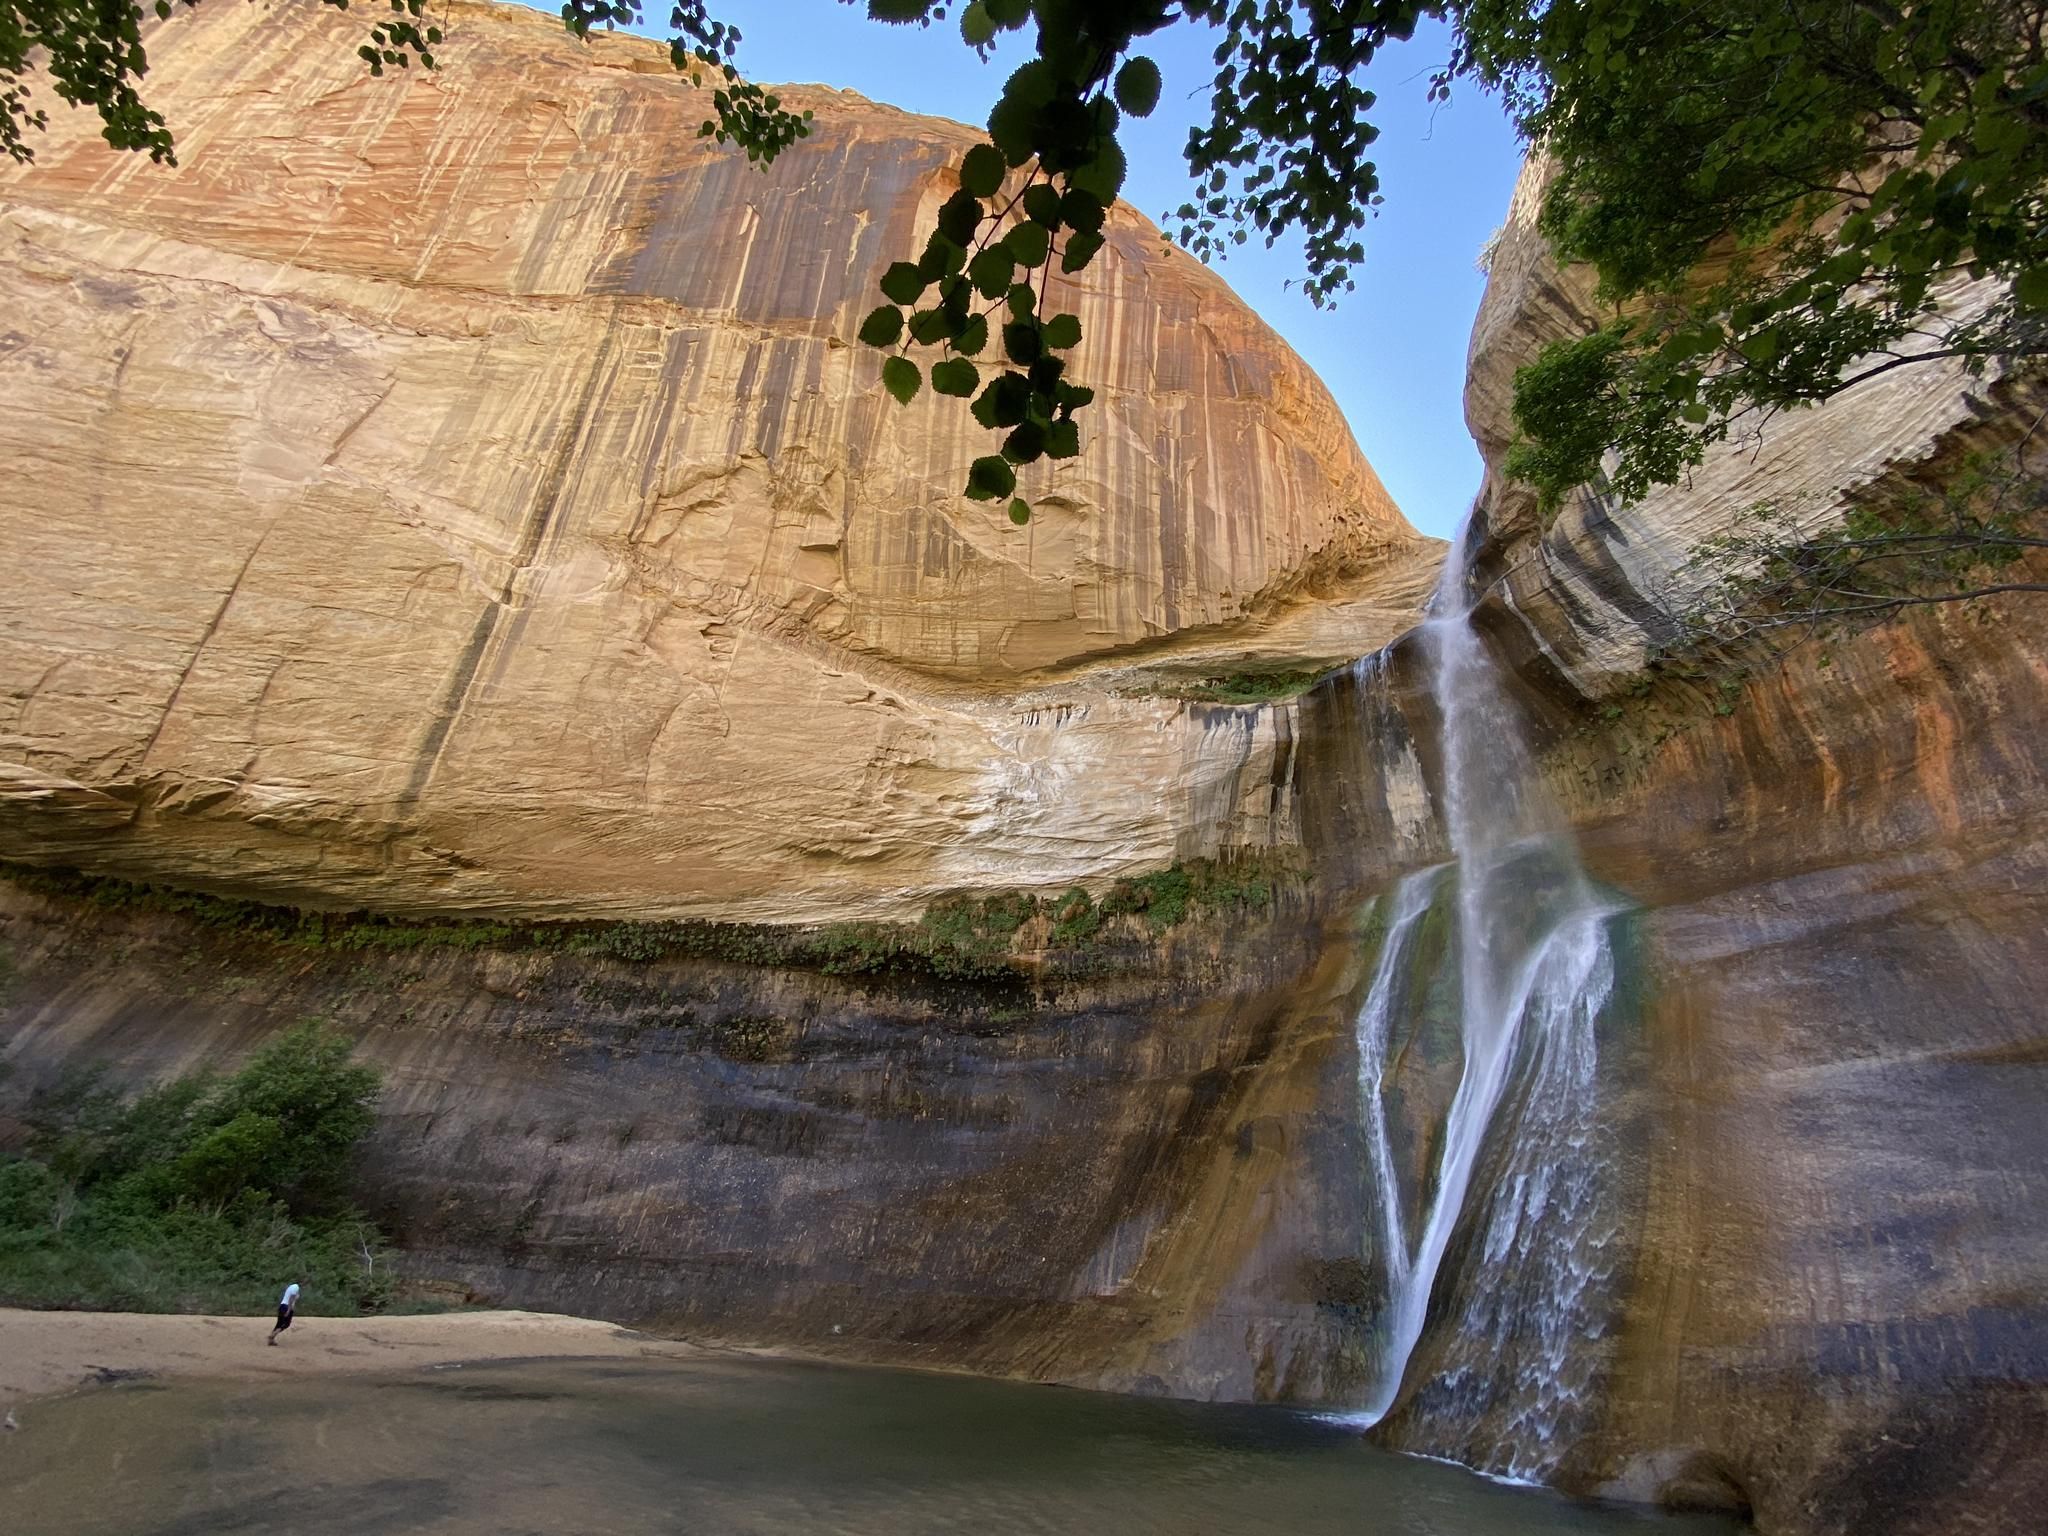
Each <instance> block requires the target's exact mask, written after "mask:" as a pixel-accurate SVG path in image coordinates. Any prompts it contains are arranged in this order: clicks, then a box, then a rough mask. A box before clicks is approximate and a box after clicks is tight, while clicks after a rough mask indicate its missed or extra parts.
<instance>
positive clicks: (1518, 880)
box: [1357, 524, 1615, 1477]
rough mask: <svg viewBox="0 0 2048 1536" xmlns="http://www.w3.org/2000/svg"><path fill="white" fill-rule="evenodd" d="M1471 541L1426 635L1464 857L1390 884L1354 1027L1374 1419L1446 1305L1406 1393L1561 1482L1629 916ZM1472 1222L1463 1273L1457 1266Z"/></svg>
mask: <svg viewBox="0 0 2048 1536" xmlns="http://www.w3.org/2000/svg"><path fill="white" fill-rule="evenodd" d="M1469 526H1470V525H1469V524H1468V525H1467V528H1468V532H1469ZM1468 532H1461V534H1460V535H1459V538H1458V541H1457V542H1456V544H1455V545H1454V546H1453V548H1452V550H1451V553H1450V557H1449V560H1448V561H1447V563H1446V565H1445V567H1444V574H1443V576H1442V578H1441V579H1440V581H1439V583H1438V587H1437V592H1436V595H1435V597H1434V598H1433V599H1432V601H1431V605H1430V612H1429V615H1428V617H1427V618H1426V619H1425V621H1424V624H1423V639H1424V643H1425V645H1426V646H1427V655H1428V657H1429V659H1430V662H1431V665H1432V669H1433V673H1434V678H1433V691H1434V694H1435V698H1436V702H1437V706H1438V710H1439V713H1440V717H1441V720H1442V730H1443V740H1442V753H1441V757H1442V764H1443V781H1442V791H1441V806H1442V812H1443V817H1444V823H1445V830H1446V832H1447V833H1448V836H1449V843H1450V850H1451V854H1452V862H1451V863H1450V864H1446V865H1438V866H1435V867H1433V868H1430V869H1425V870H1421V871H1418V872H1416V873H1413V874H1410V875H1408V876H1407V877H1405V878H1404V879H1403V880H1402V881H1401V882H1400V883H1399V884H1398V885H1397V886H1396V887H1395V889H1394V891H1393V893H1392V896H1391V899H1390V901H1389V903H1388V906H1387V908H1386V914H1387V915H1386V919H1385V923H1384V937H1383V939H1382V941H1381V947H1380V952H1379V956H1378V960H1377V962H1376V965H1375V969H1374V973H1373V977H1372V982H1371V985H1370V987H1369V988H1368V991H1367V995H1366V999H1365V1003H1364V1005H1363V1006H1362V1008H1361V1009H1360V1011H1359V1016H1358V1026H1357V1033H1358V1057H1359V1091H1360V1096H1361V1100H1362V1105H1363V1124H1364V1133H1365V1141H1366V1154H1367V1161H1368V1165H1369V1173H1370V1175H1371V1182H1372V1185H1373V1190H1372V1198H1373V1199H1375V1200H1376V1201H1377V1202H1378V1207H1379V1210H1378V1216H1379V1220H1378V1222H1377V1223H1376V1226H1377V1229H1378V1230H1377V1231H1376V1232H1375V1233H1374V1234H1373V1240H1374V1241H1375V1242H1376V1243H1377V1244H1378V1246H1379V1247H1380V1248H1381V1249H1382V1253H1383V1261H1382V1265H1381V1267H1382V1269H1383V1271H1384V1274H1385V1281H1386V1302H1385V1306H1384V1308H1383V1310H1382V1312H1381V1314H1380V1326H1379V1335H1380V1337H1379V1343H1380V1355H1379V1360H1378V1368H1377V1374H1376V1378H1375V1379H1374V1380H1373V1383H1372V1385H1371V1388H1370V1391H1369V1394H1368V1397H1367V1401H1366V1402H1365V1403H1364V1404H1363V1405H1362V1408H1361V1410H1360V1412H1359V1414H1358V1417H1359V1419H1361V1420H1362V1421H1364V1422H1367V1423H1376V1422H1378V1421H1379V1420H1380V1419H1381V1418H1383V1417H1385V1415H1386V1414H1387V1412H1388V1411H1389V1409H1391V1408H1392V1406H1393V1404H1394V1402H1395V1400H1396V1399H1397V1398H1398V1397H1399V1396H1400V1393H1401V1389H1402V1386H1403V1381H1404V1377H1405V1376H1406V1373H1407V1369H1408V1365H1409V1362H1410V1360H1411V1358H1412V1357H1413V1356H1414V1354H1415V1352H1416V1349H1417V1346H1418V1345H1419V1344H1420V1343H1421V1341H1422V1338H1423V1334H1424V1331H1425V1327H1426V1325H1427V1324H1428V1323H1429V1322H1430V1305H1431V1299H1432V1296H1438V1297H1439V1316H1438V1317H1437V1319H1436V1328H1435V1331H1434V1332H1433V1334H1432V1339H1433V1356H1434V1358H1435V1363H1436V1366H1437V1369H1436V1370H1435V1371H1434V1372H1433V1376H1432V1380H1431V1381H1430V1382H1429V1383H1427V1384H1426V1386H1424V1387H1421V1388H1418V1389H1416V1391H1415V1392H1414V1393H1413V1395H1412V1399H1411V1401H1412V1403H1413V1404H1414V1405H1415V1407H1416V1409H1417V1410H1418V1411H1420V1412H1423V1413H1425V1414H1426V1415H1427V1418H1428V1420H1429V1435H1428V1436H1427V1439H1428V1442H1429V1444H1430V1446H1431V1447H1432V1448H1436V1447H1441V1446H1444V1445H1446V1444H1449V1445H1451V1446H1453V1447H1454V1448H1455V1449H1456V1451H1457V1453H1458V1459H1460V1460H1467V1461H1470V1462H1472V1463H1473V1464H1475V1465H1480V1466H1483V1467H1485V1468H1487V1469H1488V1470H1492V1471H1496V1472H1501V1473H1505V1474H1508V1475H1511V1476H1523V1477H1529V1476H1539V1475H1541V1474H1542V1473H1543V1472H1544V1471H1545V1470H1547V1469H1548V1467H1549V1465H1550V1464H1551V1461H1552V1459H1553V1458H1552V1452H1553V1450H1554V1449H1556V1448H1558V1446H1559V1442H1560V1441H1561V1440H1562V1439H1563V1438H1564V1436H1565V1435H1566V1434H1567V1433H1568V1432H1569V1428H1570V1425H1569V1422H1568V1421H1569V1419H1570V1416H1571V1410H1572V1408H1573V1407H1574V1406H1575V1405H1576V1404H1578V1403H1579V1402H1580V1401H1581V1400H1582V1397H1583V1394H1584V1389H1585V1387H1586V1385H1587V1383H1586V1381H1585V1380H1584V1377H1585V1375H1586V1374H1587V1372H1588V1367H1587V1366H1586V1364H1585V1356H1586V1354H1587V1351H1585V1350H1584V1349H1581V1348H1577V1347H1576V1346H1577V1345H1578V1344H1579V1343H1580V1342H1581V1341H1582V1340H1584V1339H1585V1338H1587V1337H1589V1336H1590V1335H1592V1334H1594V1333H1596V1332H1597V1328H1598V1323H1597V1320H1596V1319H1593V1318H1590V1317H1589V1316H1588V1315H1587V1313H1588V1311H1589V1306H1588V1303H1589V1301H1590V1299H1591V1298H1590V1296H1589V1286H1590V1283H1591V1282H1592V1281H1593V1280H1594V1279H1595V1278H1596V1277H1598V1276H1599V1275H1601V1274H1602V1272H1603V1265H1602V1257H1601V1255H1602V1250H1603V1249H1604V1247H1605V1245H1606V1243H1607V1241H1608V1239H1609V1237H1610V1236H1611V1235H1612V1234H1611V1224H1610V1223H1609V1222H1608V1220H1607V1218H1606V1217H1605V1215H1604V1214H1603V1212H1602V1210H1601V1200H1600V1187H1599V1180H1598V1177H1597V1175H1598V1171H1599V1170H1598V1167H1597V1162H1598V1156H1597V1147H1596V1145H1595V1140H1596V1138H1595V1131H1596V1121H1595V1118H1594V1088H1595V1083H1594V1070H1595V1066H1596V1064H1597V1053H1596V1041H1595V1027H1596V1024H1597V1022H1598V1020H1599V1017H1600V1014H1601V1010H1602V1009H1603V1008H1604V1007H1605V1005H1606V1003H1607V1000H1608V997H1609V995H1610V993H1611V991H1612V989H1613V984H1614V960H1613V955H1612V952H1611V948H1610V939H1609V927H1610V922H1609V920H1610V919H1611V918H1612V917H1613V916H1614V913H1615V908H1614V907H1613V906H1612V905H1611V904H1610V903H1609V902H1607V901H1606V900H1604V899H1603V898H1602V897H1601V895H1600V894H1599V892H1598V891H1596V890H1595V889H1594V887H1593V885H1592V884H1591V882H1590V881H1588V879H1587V878H1586V875H1585V872H1584V871H1583V869H1582V868H1581V867H1580V865H1579V861H1578V856H1577V851H1576V849H1575V847H1574V845H1573V843H1572V840H1571V838H1570V836H1569V834H1568V833H1565V832H1563V831H1562V830H1560V826H1559V823H1560V818H1558V817H1557V815H1556V814H1555V813H1554V811H1552V809H1551V808H1550V807H1549V806H1548V804H1547V803H1546V800H1545V797H1544V796H1543V794H1542V793H1541V791H1540V789H1539V788H1538V786H1537V782H1536V778H1535V774H1534V772H1533V769H1532V765H1531V762H1530V759H1529V754H1528V751H1527V748H1526V747H1525V746H1524V744H1523V737H1522V729H1521V722H1520V720H1519V719H1518V717H1517V714H1516V711H1515V708H1514V705H1513V703H1512V701H1511V700H1510V699H1509V698H1508V696H1507V694H1506V691H1505V690H1504V689H1503V687H1502V685H1501V681H1500V678H1499V675H1498V673H1497V672H1496V669H1495V668H1494V665H1493V663H1492V661H1491V659H1490V657H1489V656H1488V654H1487V651H1486V648H1485V645H1484V644H1483V642H1482V640H1481V638H1480V636H1479V633H1478V631H1477V630H1476V628H1475V627H1474V626H1473V623H1472V608H1473V604H1474V599H1473V595H1472V594H1471V592H1470V590H1469V582H1468V580H1467V576H1466V570H1465V567H1466V561H1467V552H1466V538H1467V537H1468ZM1433 913H1434V914H1439V915H1440V918H1441V920H1442V922H1443V923H1444V924H1447V925H1448V929H1449V933H1450V944H1451V946H1452V948H1451V957H1450V959H1449V962H1448V963H1447V965H1446V966H1445V967H1444V968H1443V971H1444V974H1443V975H1441V976H1440V977H1438V978H1437V985H1438V986H1439V988H1441V987H1444V986H1453V987H1454V988H1455V993H1454V997H1455V1002H1454V1008H1453V1022H1454V1025H1455V1038H1456V1044H1457V1058H1458V1060H1457V1070H1458V1077H1457V1086H1456V1089H1455V1092H1454V1093H1453V1094H1452V1095H1451V1098H1450V1104H1449V1107H1448V1109H1447V1110H1446V1111H1445V1112H1444V1114H1443V1116H1442V1121H1441V1127H1440V1131H1439V1132H1438V1134H1437V1135H1436V1138H1435V1141H1434V1157H1433V1159H1430V1160H1429V1162H1428V1166H1427V1167H1426V1168H1425V1169H1424V1170H1423V1171H1422V1172H1421V1173H1420V1174H1417V1175H1414V1176H1411V1177H1410V1178H1409V1179H1408V1180H1406V1181H1404V1179H1403V1177H1402V1169H1401V1166H1400V1163H1399V1160H1398V1158H1397V1156H1396V1141H1395V1126H1394V1124H1393V1121H1392V1113H1393V1111H1392V1109H1391V1108H1390V1101H1391V1100H1392V1099H1394V1098H1395V1097H1396V1096H1397V1095H1396V1090H1397V1087H1398V1079H1399V1076H1400V1072H1401V1051H1402V1048H1404V1046H1403V1042H1404V1041H1405V1042H1406V1046H1407V1047H1413V1046H1414V1045H1415V1042H1416V1041H1418V1040H1419V1039H1421V1037H1422V1032H1423V1023H1422V1019H1423V1012H1424V1007H1423V1005H1424V992H1425V987H1424V984H1423V982H1424V978H1423V977H1422V976H1421V975H1420V974H1419V973H1421V972H1424V971H1426V970H1427V968H1428V966H1429V964H1430V957H1429V956H1428V955H1427V954H1424V953H1422V952H1421V949H1420V948H1419V938H1420V936H1421V935H1422V934H1423V932H1424V930H1425V928H1426V927H1427V924H1426V923H1425V919H1426V918H1429V917H1430V916H1431V914H1433ZM1425 1054H1426V1053H1425ZM1415 1070H1426V1066H1425V1067H1424V1068H1422V1069H1415ZM1425 1097H1426V1096H1425ZM1424 1129H1425V1130H1435V1129H1436V1127H1434V1126H1430V1127H1425V1128H1424ZM1421 1144H1422V1145H1424V1146H1425V1147H1427V1146H1428V1145H1429V1143H1428V1141H1427V1139H1426V1138H1425V1139H1424V1140H1423V1141H1422V1143H1421ZM1404 1190H1405V1191H1407V1192H1408V1193H1409V1194H1411V1195H1412V1196H1413V1198H1412V1199H1411V1198H1404ZM1461 1230H1462V1231H1464V1232H1466V1233H1468V1234H1469V1236H1468V1238H1467V1240H1466V1241H1465V1242H1464V1243H1463V1244H1462V1245H1460V1247H1459V1254H1460V1257H1461V1259H1462V1272H1461V1273H1459V1274H1457V1275H1455V1276H1451V1275H1446V1274H1444V1273H1443V1268H1444V1263H1445V1259H1446V1257H1447V1255H1449V1254H1450V1253H1451V1250H1452V1246H1453V1238H1454V1236H1455V1235H1456V1234H1458V1233H1459V1232H1460V1231H1461ZM1439 1293H1441V1294H1439ZM1459 1297H1463V1298H1466V1299H1465V1300H1464V1301H1463V1302H1462V1304H1460V1305H1456V1306H1447V1305H1445V1304H1444V1303H1445V1302H1446V1301H1452V1300H1455V1299H1456V1298H1459ZM1482 1420H1484V1421H1485V1424H1486V1428H1485V1429H1484V1430H1481V1429H1479V1428H1478V1427H1477V1426H1478V1425H1479V1424H1480V1423H1481V1421H1482Z"/></svg>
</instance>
